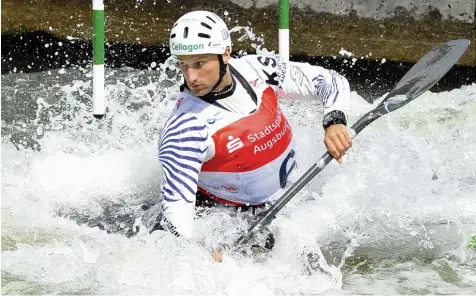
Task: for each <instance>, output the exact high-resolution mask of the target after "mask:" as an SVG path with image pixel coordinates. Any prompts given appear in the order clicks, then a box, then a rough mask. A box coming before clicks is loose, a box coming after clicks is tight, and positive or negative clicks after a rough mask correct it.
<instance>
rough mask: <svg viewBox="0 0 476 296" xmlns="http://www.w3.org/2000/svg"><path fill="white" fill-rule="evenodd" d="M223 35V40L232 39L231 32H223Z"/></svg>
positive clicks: (225, 30) (224, 30)
mask: <svg viewBox="0 0 476 296" xmlns="http://www.w3.org/2000/svg"><path fill="white" fill-rule="evenodd" d="M221 35H222V36H223V40H227V39H228V38H230V32H229V31H228V30H227V29H223V30H221Z"/></svg>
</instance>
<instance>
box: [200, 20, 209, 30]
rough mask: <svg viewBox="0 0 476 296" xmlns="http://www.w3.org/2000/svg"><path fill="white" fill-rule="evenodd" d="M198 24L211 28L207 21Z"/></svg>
mask: <svg viewBox="0 0 476 296" xmlns="http://www.w3.org/2000/svg"><path fill="white" fill-rule="evenodd" d="M200 24H201V25H202V26H204V27H205V28H207V29H210V30H211V29H212V27H210V26H209V25H208V24H207V23H204V22H201V23H200Z"/></svg>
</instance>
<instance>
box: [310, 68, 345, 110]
mask: <svg viewBox="0 0 476 296" xmlns="http://www.w3.org/2000/svg"><path fill="white" fill-rule="evenodd" d="M329 73H330V74H331V75H330V79H329V78H328V79H329V80H330V81H329V80H328V79H326V77H324V76H323V75H317V76H316V77H314V79H312V81H313V82H314V89H315V91H316V95H317V96H318V97H319V98H320V99H321V100H322V104H323V105H324V106H325V107H326V108H328V107H330V106H332V105H334V103H335V102H336V100H337V97H338V96H339V87H338V86H337V81H336V73H335V72H333V71H329Z"/></svg>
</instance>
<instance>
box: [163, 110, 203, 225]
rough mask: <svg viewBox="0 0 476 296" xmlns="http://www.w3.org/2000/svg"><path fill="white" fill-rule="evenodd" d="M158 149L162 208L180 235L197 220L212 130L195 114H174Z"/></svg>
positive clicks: (168, 122)
mask: <svg viewBox="0 0 476 296" xmlns="http://www.w3.org/2000/svg"><path fill="white" fill-rule="evenodd" d="M158 146H159V162H160V165H161V170H162V177H163V178H162V181H163V183H162V187H161V196H162V204H163V207H162V208H163V209H164V215H165V218H166V219H167V220H168V221H169V222H170V223H171V224H173V225H174V226H175V227H176V228H177V231H178V232H179V233H180V232H181V231H180V230H181V229H189V228H190V227H189V225H181V224H184V223H185V224H188V223H191V221H193V217H192V216H191V214H192V213H193V209H194V208H195V194H196V192H197V183H198V175H199V173H200V170H201V167H202V163H203V161H204V159H205V157H206V154H207V151H208V147H209V137H208V131H207V128H206V126H205V124H204V123H203V122H202V121H200V120H199V119H198V118H197V117H196V116H194V115H193V114H189V113H173V114H172V115H171V116H170V118H169V119H168V120H167V122H166V123H165V126H164V129H163V130H162V133H161V135H160V138H159V141H158ZM189 216H190V217H189ZM187 221H188V222H187Z"/></svg>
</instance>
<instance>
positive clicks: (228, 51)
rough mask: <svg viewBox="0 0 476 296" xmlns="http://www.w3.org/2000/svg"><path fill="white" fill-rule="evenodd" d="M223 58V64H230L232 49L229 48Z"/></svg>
mask: <svg viewBox="0 0 476 296" xmlns="http://www.w3.org/2000/svg"><path fill="white" fill-rule="evenodd" d="M222 56H223V63H225V64H228V61H229V60H230V58H231V48H230V47H227V48H226V50H225V53H224V54H223V55H222Z"/></svg>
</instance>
